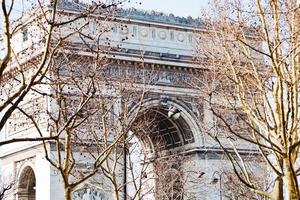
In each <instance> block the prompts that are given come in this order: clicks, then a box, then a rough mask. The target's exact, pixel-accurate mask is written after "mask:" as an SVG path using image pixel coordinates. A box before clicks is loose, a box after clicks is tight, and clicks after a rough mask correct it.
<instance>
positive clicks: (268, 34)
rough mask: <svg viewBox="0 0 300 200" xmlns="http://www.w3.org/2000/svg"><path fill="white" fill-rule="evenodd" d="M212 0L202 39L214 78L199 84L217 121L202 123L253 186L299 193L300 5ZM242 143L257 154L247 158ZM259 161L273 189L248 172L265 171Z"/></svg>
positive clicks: (278, 194)
mask: <svg viewBox="0 0 300 200" xmlns="http://www.w3.org/2000/svg"><path fill="white" fill-rule="evenodd" d="M211 2H212V4H211V5H212V7H211V8H212V9H211V12H209V13H207V15H206V16H207V17H208V18H207V21H206V22H207V23H206V26H207V30H208V31H209V34H206V35H205V36H203V37H202V40H201V41H200V42H199V44H200V45H199V56H200V59H202V60H203V59H205V60H206V61H208V63H209V65H210V70H209V72H207V73H208V75H209V77H211V80H210V81H209V82H208V84H206V85H205V86H204V87H202V86H203V85H202V86H201V88H202V89H203V88H205V89H206V91H208V92H207V99H206V100H207V102H208V104H209V108H210V110H211V112H212V113H213V115H214V116H215V117H216V120H215V121H214V123H210V125H209V126H210V128H208V124H206V125H207V126H206V128H205V130H206V131H207V132H208V133H209V134H210V135H211V136H212V138H214V139H215V141H216V142H217V143H218V144H219V145H220V147H221V148H222V149H223V150H224V151H225V153H226V155H227V157H228V158H229V160H230V162H231V163H232V166H233V170H234V172H235V174H236V176H237V178H238V179H239V180H240V181H241V182H242V183H243V184H244V185H245V186H247V188H248V189H249V190H250V191H252V192H255V193H257V194H259V195H262V196H264V197H266V198H269V199H299V185H298V179H297V177H298V176H299V161H298V155H299V144H300V142H299V113H298V105H299V92H298V90H299V27H298V22H299V13H300V10H299V4H296V1H293V0H289V1H281V0H271V1H264V0H255V1H247V2H245V1H230V0H228V1H227V0H226V1H211ZM203 43H205V44H207V45H206V46H205V47H206V48H202V47H201V46H203ZM201 44H202V45H201ZM198 86H199V85H198ZM245 150H246V153H247V152H248V153H249V152H252V153H254V154H256V157H257V158H260V160H255V159H253V161H251V162H248V161H245V159H244V156H243V153H242V152H244V153H245ZM255 165H262V166H264V171H269V173H270V174H271V175H270V176H269V177H261V178H265V179H268V181H270V183H271V188H266V187H262V186H261V185H259V184H258V183H257V182H255V180H254V179H253V176H252V175H251V174H255V175H256V176H260V174H259V170H258V171H256V169H255ZM251 171H252V172H251Z"/></svg>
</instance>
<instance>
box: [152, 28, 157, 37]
mask: <svg viewBox="0 0 300 200" xmlns="http://www.w3.org/2000/svg"><path fill="white" fill-rule="evenodd" d="M155 37H156V32H155V29H153V30H152V38H153V39H155Z"/></svg>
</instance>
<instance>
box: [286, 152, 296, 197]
mask: <svg viewBox="0 0 300 200" xmlns="http://www.w3.org/2000/svg"><path fill="white" fill-rule="evenodd" d="M284 181H285V184H286V187H287V188H286V189H287V197H288V199H289V200H298V189H297V187H296V182H295V181H296V180H295V179H294V176H293V172H292V168H291V166H290V163H289V160H288V158H286V159H284Z"/></svg>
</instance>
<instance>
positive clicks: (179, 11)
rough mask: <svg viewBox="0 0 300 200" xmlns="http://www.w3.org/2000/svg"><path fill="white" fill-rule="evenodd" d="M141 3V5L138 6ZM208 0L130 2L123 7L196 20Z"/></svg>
mask: <svg viewBox="0 0 300 200" xmlns="http://www.w3.org/2000/svg"><path fill="white" fill-rule="evenodd" d="M140 2H141V4H140ZM207 2H208V0H131V1H130V3H126V6H125V7H135V8H138V9H143V10H155V11H159V12H164V13H167V14H169V13H173V14H174V15H176V16H181V17H188V16H192V17H193V18H197V17H199V16H200V15H201V9H204V8H205V7H207Z"/></svg>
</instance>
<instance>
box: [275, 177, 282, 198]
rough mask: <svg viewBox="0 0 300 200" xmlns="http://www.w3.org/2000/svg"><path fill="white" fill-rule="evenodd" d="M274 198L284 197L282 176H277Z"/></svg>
mask: <svg viewBox="0 0 300 200" xmlns="http://www.w3.org/2000/svg"><path fill="white" fill-rule="evenodd" d="M272 196H273V199H274V200H282V199H284V198H283V181H282V177H281V176H277V177H276V180H275V183H274V192H273V195H272Z"/></svg>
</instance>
